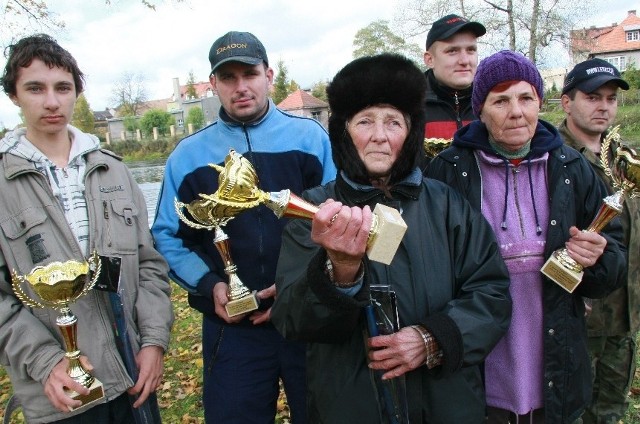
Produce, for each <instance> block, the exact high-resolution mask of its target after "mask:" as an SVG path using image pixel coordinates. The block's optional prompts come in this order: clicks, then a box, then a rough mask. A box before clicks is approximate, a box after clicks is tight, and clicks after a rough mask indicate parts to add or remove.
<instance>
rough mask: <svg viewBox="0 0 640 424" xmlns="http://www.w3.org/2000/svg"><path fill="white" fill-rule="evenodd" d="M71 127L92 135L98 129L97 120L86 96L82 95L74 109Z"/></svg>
mask: <svg viewBox="0 0 640 424" xmlns="http://www.w3.org/2000/svg"><path fill="white" fill-rule="evenodd" d="M71 125H73V126H74V127H76V128H78V129H79V130H81V131H83V132H86V133H89V134H92V133H93V132H94V131H95V129H96V123H95V118H94V116H93V112H92V111H91V108H90V107H89V103H88V102H87V99H86V98H85V97H84V94H80V96H79V97H78V99H77V100H76V104H75V106H74V107H73V119H72V120H71Z"/></svg>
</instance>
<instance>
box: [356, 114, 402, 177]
mask: <svg viewBox="0 0 640 424" xmlns="http://www.w3.org/2000/svg"><path fill="white" fill-rule="evenodd" d="M347 131H348V132H349V135H350V136H351V139H352V140H353V144H354V145H355V146H356V150H357V151H358V156H360V159H361V160H362V162H363V163H364V165H365V167H366V169H367V172H368V173H369V176H370V177H372V178H384V177H387V176H389V174H390V172H391V167H392V166H393V164H394V163H395V161H396V160H397V159H398V155H399V154H400V150H402V146H403V145H404V141H405V139H406V138H407V135H408V134H409V124H408V118H407V117H405V115H404V114H403V113H402V112H400V111H399V110H398V109H396V108H394V107H392V106H387V105H378V106H371V107H368V108H366V109H363V110H361V111H360V112H358V113H356V114H355V115H353V117H352V118H351V119H350V120H349V121H348V122H347Z"/></svg>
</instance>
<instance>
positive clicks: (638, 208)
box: [558, 120, 640, 337]
mask: <svg viewBox="0 0 640 424" xmlns="http://www.w3.org/2000/svg"><path fill="white" fill-rule="evenodd" d="M558 129H559V131H560V134H561V135H562V138H563V139H564V141H565V143H566V144H567V145H568V146H571V147H573V148H574V149H576V150H578V151H579V152H580V153H582V154H583V156H584V157H585V158H586V159H587V160H588V161H589V163H591V165H592V166H593V169H594V170H595V171H596V173H597V174H598V176H600V178H602V179H603V180H604V181H605V182H606V184H607V187H608V189H609V192H610V193H613V192H614V188H613V185H612V183H611V180H610V179H609V177H607V176H606V174H605V172H604V168H603V167H602V165H601V163H600V157H599V156H597V155H596V154H594V153H593V152H592V151H591V150H589V149H587V148H586V147H585V146H584V145H582V143H580V142H579V141H578V140H577V139H576V138H575V136H574V135H573V134H572V133H571V132H570V131H569V128H567V121H566V120H565V121H563V122H562V123H561V124H560V126H559V127H558ZM605 136H606V134H603V136H602V140H604V137H605ZM610 163H611V161H610ZM620 219H621V221H622V228H623V231H624V239H623V242H624V244H625V246H627V263H628V265H629V267H628V277H627V285H626V286H624V287H621V288H620V289H618V290H615V291H614V292H612V293H611V294H610V295H609V296H607V297H605V298H603V299H594V300H593V310H592V312H591V314H590V315H589V318H588V320H587V324H588V333H589V336H590V337H598V336H607V335H622V334H625V333H627V332H630V331H631V332H633V333H634V334H635V333H636V332H637V331H638V330H639V329H640V255H638V253H639V252H640V198H635V199H628V198H627V199H625V200H624V203H623V210H622V213H621V215H620Z"/></svg>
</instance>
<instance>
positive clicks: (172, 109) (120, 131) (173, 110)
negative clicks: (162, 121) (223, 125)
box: [107, 78, 220, 141]
mask: <svg viewBox="0 0 640 424" xmlns="http://www.w3.org/2000/svg"><path fill="white" fill-rule="evenodd" d="M194 88H195V90H196V94H197V97H195V98H186V97H187V95H186V93H187V86H186V85H180V81H179V79H178V78H173V94H172V95H171V97H167V98H165V99H157V100H150V101H147V102H144V103H143V104H141V105H140V107H139V112H138V116H137V118H141V117H142V115H144V113H145V112H147V111H148V110H150V109H160V110H164V111H167V112H169V113H170V114H171V115H173V117H174V118H175V120H176V128H175V131H176V134H177V135H179V136H184V135H186V134H187V133H188V131H189V129H188V128H186V127H185V120H186V119H187V116H188V114H189V110H190V109H192V108H194V107H199V108H201V109H202V112H203V113H204V118H205V125H207V124H210V123H211V122H213V121H215V120H216V119H217V118H218V111H219V110H220V99H219V98H218V96H217V95H215V94H214V93H213V90H212V89H211V84H210V83H209V82H208V81H207V82H198V83H195V84H194ZM107 123H108V132H109V138H110V140H112V141H118V140H122V139H124V138H127V137H128V138H132V137H134V136H133V135H132V134H127V132H126V131H125V128H124V118H123V117H113V118H110V119H108V121H107Z"/></svg>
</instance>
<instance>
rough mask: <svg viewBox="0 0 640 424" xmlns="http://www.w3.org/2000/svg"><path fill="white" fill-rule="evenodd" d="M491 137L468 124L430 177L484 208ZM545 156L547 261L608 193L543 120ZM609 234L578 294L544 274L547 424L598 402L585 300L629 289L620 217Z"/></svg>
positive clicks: (539, 144)
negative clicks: (481, 161)
mask: <svg viewBox="0 0 640 424" xmlns="http://www.w3.org/2000/svg"><path fill="white" fill-rule="evenodd" d="M487 136H488V133H487V130H486V127H485V125H484V124H483V123H481V122H480V121H474V122H472V123H471V124H469V125H467V126H465V127H463V128H462V129H461V130H459V131H458V132H456V134H455V136H454V141H453V146H452V147H449V148H448V149H446V150H444V151H443V152H441V153H440V154H439V155H438V156H436V157H435V158H434V159H433V160H432V161H431V163H430V164H429V168H428V170H427V176H428V177H431V178H435V179H438V180H441V181H444V182H446V183H447V184H449V185H451V186H452V187H454V188H455V189H457V190H458V191H459V192H460V193H462V195H463V196H464V197H466V198H467V199H468V200H469V201H470V202H471V204H472V205H473V206H474V207H475V208H477V210H480V207H481V195H482V178H481V176H480V170H479V166H478V163H477V160H476V157H475V155H474V151H475V150H476V149H483V150H487V149H490V147H489V143H488V140H487ZM487 151H488V150H487ZM545 151H547V152H548V153H549V159H548V162H547V181H548V189H549V198H548V199H547V201H548V202H549V211H550V215H549V220H550V221H549V226H548V232H547V237H546V246H545V259H546V258H548V257H549V256H550V255H551V253H552V252H553V251H555V250H556V249H559V248H562V247H564V244H565V242H566V241H567V240H568V239H569V238H570V236H569V227H571V226H573V225H575V226H576V227H578V228H582V229H586V228H587V227H588V226H589V224H591V221H592V220H593V218H594V216H595V215H596V213H597V211H598V209H599V207H600V205H601V204H602V199H603V198H605V197H606V196H607V190H606V187H605V186H604V183H603V182H602V181H601V180H600V179H599V178H598V176H597V175H596V174H595V172H594V171H593V169H592V168H591V165H590V164H589V163H588V162H587V161H586V160H585V159H584V158H583V157H582V155H580V153H578V152H577V151H575V150H574V149H572V148H570V147H567V146H565V145H563V144H562V139H561V138H560V135H559V133H558V131H557V130H556V129H555V128H554V127H553V126H552V125H551V124H548V123H546V122H544V121H539V122H538V127H537V128H536V133H535V135H534V137H533V141H532V143H531V153H530V154H531V155H539V154H541V153H543V152H545ZM496 198H497V199H499V198H500V196H496ZM497 201H500V200H497ZM602 235H603V236H604V237H605V238H606V239H607V247H606V249H605V251H604V254H603V255H602V256H601V257H600V259H599V260H598V262H597V263H596V264H595V265H594V266H592V267H589V268H585V270H584V277H583V279H582V282H581V283H580V285H579V286H578V287H577V288H576V290H575V291H574V292H573V293H568V292H567V291H565V290H564V289H563V288H561V287H560V286H558V285H557V284H556V283H554V282H552V281H550V280H549V279H547V278H546V277H543V279H544V288H543V290H544V293H543V303H544V311H543V312H544V329H545V332H544V355H545V358H544V380H545V384H544V387H545V393H544V399H545V405H544V408H545V414H546V417H545V422H546V423H549V424H553V423H572V422H573V421H574V420H575V419H577V418H578V417H579V416H580V415H581V414H582V411H583V410H584V409H585V407H586V406H587V405H588V403H589V402H590V399H591V365H590V361H589V355H588V352H587V333H586V326H585V319H584V312H585V309H584V302H583V300H582V297H583V296H585V297H589V298H601V297H604V296H606V295H607V294H608V293H610V292H611V291H613V290H614V289H616V288H617V287H620V286H621V285H622V284H624V278H623V277H624V272H623V269H624V266H625V265H624V263H625V258H626V249H625V248H624V247H623V246H622V245H621V243H620V241H621V240H622V228H621V226H620V222H619V220H618V219H615V220H613V221H612V222H611V223H610V224H609V225H608V226H607V227H606V228H605V229H604V231H603V232H602ZM514 307H518V305H514Z"/></svg>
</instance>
